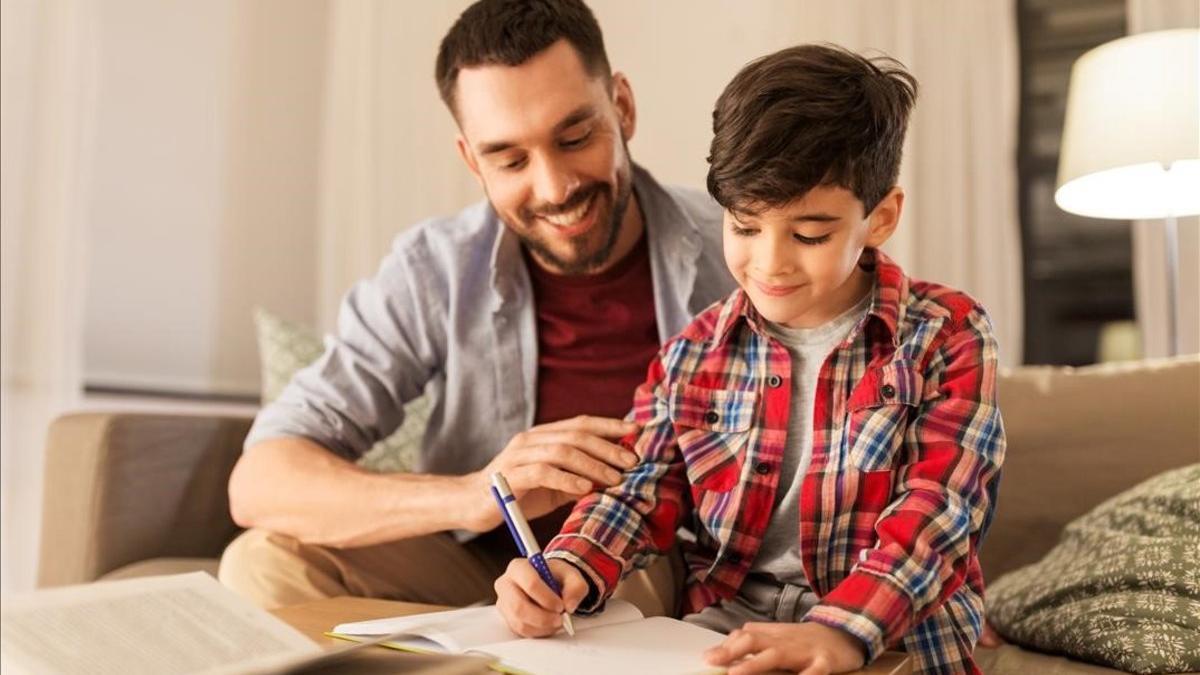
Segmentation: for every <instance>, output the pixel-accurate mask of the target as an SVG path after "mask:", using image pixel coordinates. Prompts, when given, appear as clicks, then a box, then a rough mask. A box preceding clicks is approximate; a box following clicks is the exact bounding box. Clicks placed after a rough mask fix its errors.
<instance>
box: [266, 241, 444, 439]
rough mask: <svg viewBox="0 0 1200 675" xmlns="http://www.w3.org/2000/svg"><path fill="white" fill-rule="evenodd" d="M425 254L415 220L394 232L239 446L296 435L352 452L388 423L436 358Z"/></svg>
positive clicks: (439, 342)
mask: <svg viewBox="0 0 1200 675" xmlns="http://www.w3.org/2000/svg"><path fill="white" fill-rule="evenodd" d="M431 260H433V257H432V256H431V255H430V253H429V251H428V243H427V239H426V237H425V236H424V234H423V228H422V227H420V226H417V227H415V228H413V229H412V230H410V231H409V232H406V233H405V234H402V235H400V236H399V237H397V238H396V241H395V244H394V245H393V247H392V251H391V252H390V253H389V255H388V256H387V257H386V258H384V260H383V262H382V263H381V265H380V268H379V271H378V272H377V273H376V274H375V276H374V277H372V278H370V279H364V280H362V281H360V282H358V283H357V284H355V285H354V287H353V288H351V290H350V292H349V293H347V294H346V296H345V298H344V299H343V300H342V303H341V306H340V308H339V310H338V319H337V328H336V332H335V333H334V334H332V335H327V336H326V337H325V352H324V353H323V354H322V355H321V357H320V358H319V359H317V360H316V361H315V362H314V363H312V364H311V365H309V366H308V367H306V368H304V369H303V370H301V371H299V372H298V373H296V375H295V376H294V377H293V378H292V380H291V382H289V383H288V385H287V387H285V388H284V390H283V392H282V393H281V394H280V396H279V398H278V399H276V400H275V401H274V402H272V403H270V404H269V405H267V406H266V407H264V408H263V409H262V410H261V411H260V412H259V414H258V417H257V418H256V419H255V421H254V425H253V427H252V428H251V429H250V433H249V435H248V436H247V437H246V441H245V445H244V447H246V448H249V447H250V446H252V445H254V444H256V443H259V442H261V441H264V440H267V439H270V438H279V437H288V436H291V437H303V438H308V439H310V440H312V441H314V442H316V443H318V444H320V445H322V446H324V447H326V448H328V449H329V450H331V451H333V452H335V453H337V454H338V455H341V456H342V457H345V458H347V459H351V460H354V459H358V458H359V457H361V456H362V455H363V454H364V453H366V452H367V450H369V449H370V448H371V446H372V445H374V444H375V443H376V442H377V441H378V440H379V439H381V438H385V437H386V436H388V435H389V434H391V433H392V432H393V431H395V430H396V428H398V427H399V426H400V424H401V423H403V421H404V404H405V403H406V402H407V401H410V400H412V399H414V398H416V397H417V396H420V395H421V393H422V392H423V391H424V389H425V385H426V383H427V382H428V381H429V380H430V379H431V378H433V377H434V376H436V375H437V373H438V372H439V369H440V367H441V366H440V364H441V363H442V356H443V352H444V344H445V330H446V329H445V319H444V317H445V316H446V300H445V298H446V290H445V288H444V285H445V282H444V280H443V277H442V276H440V275H438V274H435V273H434V269H433V268H432V264H431V262H430V261H431Z"/></svg>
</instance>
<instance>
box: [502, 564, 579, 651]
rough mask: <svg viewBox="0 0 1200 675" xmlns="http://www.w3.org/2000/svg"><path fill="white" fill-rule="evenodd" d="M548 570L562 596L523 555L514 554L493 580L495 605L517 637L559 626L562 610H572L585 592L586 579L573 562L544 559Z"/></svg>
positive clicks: (554, 630)
mask: <svg viewBox="0 0 1200 675" xmlns="http://www.w3.org/2000/svg"><path fill="white" fill-rule="evenodd" d="M546 564H547V565H548V566H549V567H550V574H551V575H553V576H554V578H555V579H557V580H558V584H559V586H561V587H562V590H563V594H562V598H559V597H558V596H557V595H555V594H554V591H552V590H551V589H550V587H549V586H547V585H546V582H545V581H542V578H541V577H539V576H538V573H537V570H535V569H533V565H530V564H529V561H528V560H526V559H525V558H515V559H513V561H512V562H510V563H509V564H508V570H507V571H505V572H504V574H503V575H502V576H501V577H500V578H499V579H497V580H496V583H495V589H496V609H499V610H500V616H502V617H504V622H505V623H507V624H508V627H509V629H511V630H512V632H514V633H516V634H517V635H520V636H521V637H546V636H548V635H553V634H555V633H557V632H558V630H559V628H561V627H562V613H563V611H567V612H574V611H575V608H576V607H578V606H579V603H580V602H582V601H583V599H584V598H585V597H587V594H588V583H587V580H586V579H584V578H583V573H582V572H580V571H579V569H578V568H576V567H575V566H574V565H572V564H570V563H567V562H563V561H562V560H554V559H551V560H547V561H546Z"/></svg>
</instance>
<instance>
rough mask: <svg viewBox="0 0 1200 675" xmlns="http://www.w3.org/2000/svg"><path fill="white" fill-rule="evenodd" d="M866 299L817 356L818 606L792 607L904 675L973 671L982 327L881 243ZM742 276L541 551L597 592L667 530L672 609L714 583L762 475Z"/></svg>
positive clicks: (754, 327)
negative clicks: (603, 480) (591, 490)
mask: <svg viewBox="0 0 1200 675" xmlns="http://www.w3.org/2000/svg"><path fill="white" fill-rule="evenodd" d="M860 264H861V265H863V266H864V268H865V269H868V270H872V269H873V270H874V274H875V277H876V283H875V291H874V297H873V299H872V305H871V308H870V310H869V312H868V313H867V316H866V317H865V318H864V319H863V321H862V322H861V323H860V324H859V325H858V326H856V327H855V329H854V330H853V331H852V332H851V334H850V335H849V336H848V337H847V338H846V340H845V341H844V342H843V343H842V344H840V345H839V346H838V347H837V348H835V349H834V350H833V352H832V353H831V354H830V355H829V357H828V358H827V359H826V361H825V363H824V364H823V365H822V368H821V373H820V376H819V378H818V383H817V391H816V403H815V407H814V418H813V427H814V428H813V434H812V437H813V443H812V462H811V464H810V465H809V468H808V471H807V472H806V473H805V474H804V475H803V476H796V477H793V476H785V477H783V480H785V481H790V480H802V481H803V485H802V490H801V499H800V531H799V533H798V537H799V544H800V556H801V559H802V561H803V565H804V572H805V574H806V576H807V578H808V581H809V583H810V584H811V585H812V589H813V591H814V592H815V593H816V594H817V595H818V596H819V597H820V603H819V604H818V605H817V606H816V607H815V608H814V609H813V610H812V611H811V612H809V613H808V614H807V615H806V616H805V618H804V620H805V621H815V622H818V623H822V624H825V625H828V626H833V627H835V628H838V629H841V630H844V631H846V632H848V633H850V634H852V635H854V636H855V637H857V638H858V639H859V640H861V641H862V643H863V645H864V646H865V648H866V652H867V660H868V662H870V661H871V660H873V659H874V658H875V657H877V656H878V655H879V654H880V653H881V652H883V651H884V650H885V649H886V648H889V647H893V646H897V645H899V643H901V642H903V648H904V649H906V650H907V651H908V652H909V653H910V654H912V655H913V658H914V660H915V662H916V668H917V670H918V671H919V672H964V671H965V672H978V669H977V668H976V666H975V663H974V661H973V660H972V657H971V654H972V651H973V650H974V645H975V642H976V640H977V638H978V636H979V632H980V629H981V624H982V614H983V576H982V574H981V572H980V567H979V560H978V557H977V552H978V547H979V543H980V538H981V535H982V533H983V531H984V530H985V529H986V526H987V523H988V522H989V521H990V518H991V514H992V510H993V508H994V505H995V493H996V486H997V482H998V479H999V475H1000V465H1001V462H1002V461H1003V459H1004V447H1005V444H1004V430H1003V427H1002V424H1001V420H1000V414H999V411H998V410H997V408H996V366H997V359H996V341H995V338H994V337H993V335H992V328H991V325H990V321H989V319H988V317H987V314H986V313H985V312H984V310H983V308H982V307H980V306H979V304H978V303H977V302H975V301H974V300H973V299H972V298H970V297H968V296H967V295H965V294H963V293H960V292H957V291H954V290H952V289H949V288H945V287H943V286H938V285H935V284H929V283H924V282H920V281H915V280H910V279H908V278H907V277H906V276H905V275H904V273H903V271H902V270H901V269H900V267H899V266H897V265H896V264H895V263H893V262H892V261H891V260H890V259H889V258H888V257H887V256H886V255H884V254H883V253H881V252H878V251H873V250H868V251H867V252H866V253H865V254H864V256H863V260H862V261H861V262H860ZM763 328H764V327H763V319H762V318H761V316H760V315H759V314H758V313H757V312H756V311H755V309H754V307H753V305H752V304H751V303H750V302H749V299H748V298H747V297H746V295H745V294H744V293H743V292H742V291H735V292H734V293H733V294H732V295H731V296H729V298H728V299H726V300H724V301H722V302H720V303H717V304H715V305H713V306H712V307H710V308H709V309H707V310H705V311H704V312H703V313H702V314H700V315H699V316H698V317H697V318H696V319H695V321H693V322H692V324H691V325H690V326H688V327H687V328H686V329H684V331H683V333H681V334H680V335H678V336H677V337H675V338H673V339H672V340H671V341H669V342H668V343H667V344H666V345H665V346H664V347H663V349H662V351H661V352H660V354H659V356H658V358H657V359H656V360H655V361H654V363H652V364H651V366H650V370H649V375H648V377H647V380H646V382H645V383H644V384H643V385H641V386H640V387H639V388H638V390H637V393H636V395H635V398H634V408H633V412H632V415H633V417H634V419H635V420H636V421H637V422H639V423H640V424H641V425H643V429H642V431H641V432H640V433H638V434H635V435H633V436H630V437H628V438H626V439H625V440H624V441H623V443H624V444H625V445H626V446H627V447H630V448H631V449H633V450H634V451H635V452H637V453H638V455H639V456H640V457H641V460H642V461H641V462H640V463H639V464H638V465H637V466H636V467H634V468H632V469H630V470H629V471H627V472H626V474H625V476H624V480H623V481H622V482H621V483H620V484H618V485H616V486H614V487H612V488H610V489H607V490H604V491H602V492H598V493H595V494H592V495H590V496H588V497H585V498H584V499H582V500H580V501H579V503H578V504H577V505H576V507H575V509H574V511H573V512H572V513H571V515H570V517H569V518H568V519H567V522H566V524H565V525H564V526H563V531H562V534H560V535H559V536H558V537H556V538H555V539H554V540H553V541H552V542H551V543H550V545H549V546H548V547H547V557H555V558H562V559H565V560H568V561H569V562H571V563H573V564H575V565H577V566H578V567H579V568H580V569H581V570H583V572H584V574H585V575H586V576H587V577H588V578H589V579H590V581H591V583H592V584H593V587H594V589H595V590H596V591H597V592H596V594H595V595H594V596H589V598H590V599H594V601H593V602H590V603H589V605H588V606H587V607H584V608H583V609H584V611H594V610H595V609H597V608H599V607H600V606H601V605H602V603H603V602H604V600H605V599H606V598H607V597H608V596H609V595H610V594H611V593H612V591H613V589H614V588H615V586H616V584H617V582H618V580H619V579H620V578H621V577H622V576H623V575H625V574H626V573H628V572H629V571H630V570H631V569H633V568H635V567H642V566H644V565H646V564H648V563H649V562H650V560H651V559H652V558H653V557H654V556H656V555H660V554H663V553H664V552H666V551H667V550H669V549H670V548H671V546H672V545H673V544H674V543H675V533H676V529H677V528H678V527H679V526H680V525H685V526H687V527H689V529H691V530H692V531H693V532H694V533H695V535H696V542H695V543H694V544H690V545H687V546H685V547H684V557H685V560H686V561H687V567H688V578H687V584H686V588H685V599H684V610H685V611H687V612H694V611H698V610H699V609H701V608H703V607H705V606H708V605H711V604H713V603H715V602H716V601H718V600H720V599H722V598H732V597H734V596H735V595H736V594H737V591H738V588H739V586H740V585H741V583H742V581H743V579H744V578H745V576H746V572H747V570H748V569H749V567H750V564H751V563H752V562H753V560H754V558H755V555H756V554H757V553H758V549H759V546H760V544H761V542H762V538H763V535H764V533H765V531H766V528H767V522H768V520H769V517H770V515H771V508H772V504H773V503H774V498H775V493H776V490H777V489H780V487H781V486H780V478H781V477H780V475H779V467H780V464H781V460H782V458H783V452H784V447H785V440H786V434H787V421H788V415H789V414H790V413H791V410H792V406H791V401H790V398H791V390H792V388H791V361H790V357H789V355H788V352H787V349H786V348H785V347H784V346H783V345H782V344H780V343H779V342H777V341H775V340H773V339H772V338H770V337H769V336H768V334H767V333H766V331H764V330H763Z"/></svg>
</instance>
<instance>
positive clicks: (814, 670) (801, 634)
mask: <svg viewBox="0 0 1200 675" xmlns="http://www.w3.org/2000/svg"><path fill="white" fill-rule="evenodd" d="M704 657H705V658H706V659H707V660H708V662H709V663H710V664H712V665H714V666H727V665H730V664H733V663H737V665H734V666H732V667H730V668H729V675H749V674H750V673H764V672H768V671H772V670H786V671H789V672H793V673H800V674H801V675H827V674H828V673H844V672H847V671H851V670H857V669H859V668H862V666H863V663H864V662H865V660H866V659H865V657H864V655H863V648H862V644H861V643H860V642H859V641H858V640H857V639H856V638H854V637H853V636H851V635H850V634H848V633H844V632H842V631H840V630H837V629H836V628H830V627H828V626H824V625H821V624H819V623H748V624H746V625H744V626H742V627H741V628H740V629H738V630H735V631H733V632H732V633H730V634H729V637H727V638H725V641H724V642H722V643H721V644H719V645H717V646H716V647H713V648H712V649H709V650H708V651H706V652H704ZM743 657H747V658H746V659H745V660H744V661H741V662H740V663H739V662H738V660H739V659H742V658H743Z"/></svg>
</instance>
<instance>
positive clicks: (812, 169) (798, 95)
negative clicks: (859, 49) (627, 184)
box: [708, 45, 917, 214]
mask: <svg viewBox="0 0 1200 675" xmlns="http://www.w3.org/2000/svg"><path fill="white" fill-rule="evenodd" d="M916 98H917V80H916V78H914V77H913V76H912V75H910V74H909V73H908V72H907V71H906V70H905V69H904V66H903V65H902V64H900V62H898V61H896V60H895V59H891V58H887V57H877V58H873V59H868V58H865V57H863V56H859V55H858V54H855V53H853V52H851V51H849V50H846V49H843V48H841V47H837V46H833V45H800V46H797V47H790V48H788V49H784V50H782V51H778V52H775V53H774V54H769V55H767V56H764V57H762V58H759V59H756V60H755V61H752V62H751V63H750V64H748V65H747V66H746V67H744V68H742V70H741V71H740V72H739V73H738V74H737V75H736V76H734V78H733V81H731V82H730V83H729V84H728V85H727V86H726V87H725V91H724V92H722V93H721V96H720V98H718V99H717V105H716V108H715V109H714V110H713V140H712V146H711V148H710V150H709V156H708V163H709V168H708V191H709V193H710V194H711V195H712V196H713V198H714V199H716V200H717V202H718V203H719V204H720V205H721V206H723V207H725V208H726V209H729V210H731V211H733V212H735V213H749V214H753V213H755V212H757V211H759V210H761V209H762V208H764V207H779V206H783V205H784V204H787V203H788V202H790V201H792V200H794V199H797V198H799V197H801V196H803V195H804V194H806V193H807V192H808V191H809V190H811V189H812V188H814V187H816V186H818V185H836V186H840V187H844V188H846V189H847V190H850V191H851V192H853V193H854V196H856V197H858V199H859V201H861V202H862V203H863V206H864V208H865V213H870V212H871V211H872V210H873V209H874V208H875V206H876V205H877V204H879V202H880V200H882V199H883V198H884V196H886V195H887V193H888V192H889V191H890V190H891V189H892V187H894V186H895V185H896V180H897V178H898V176H899V173H900V154H901V150H902V146H903V145H904V134H905V131H906V129H907V128H908V115H909V112H910V111H911V110H912V107H913V103H914V102H915V101H916Z"/></svg>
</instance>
